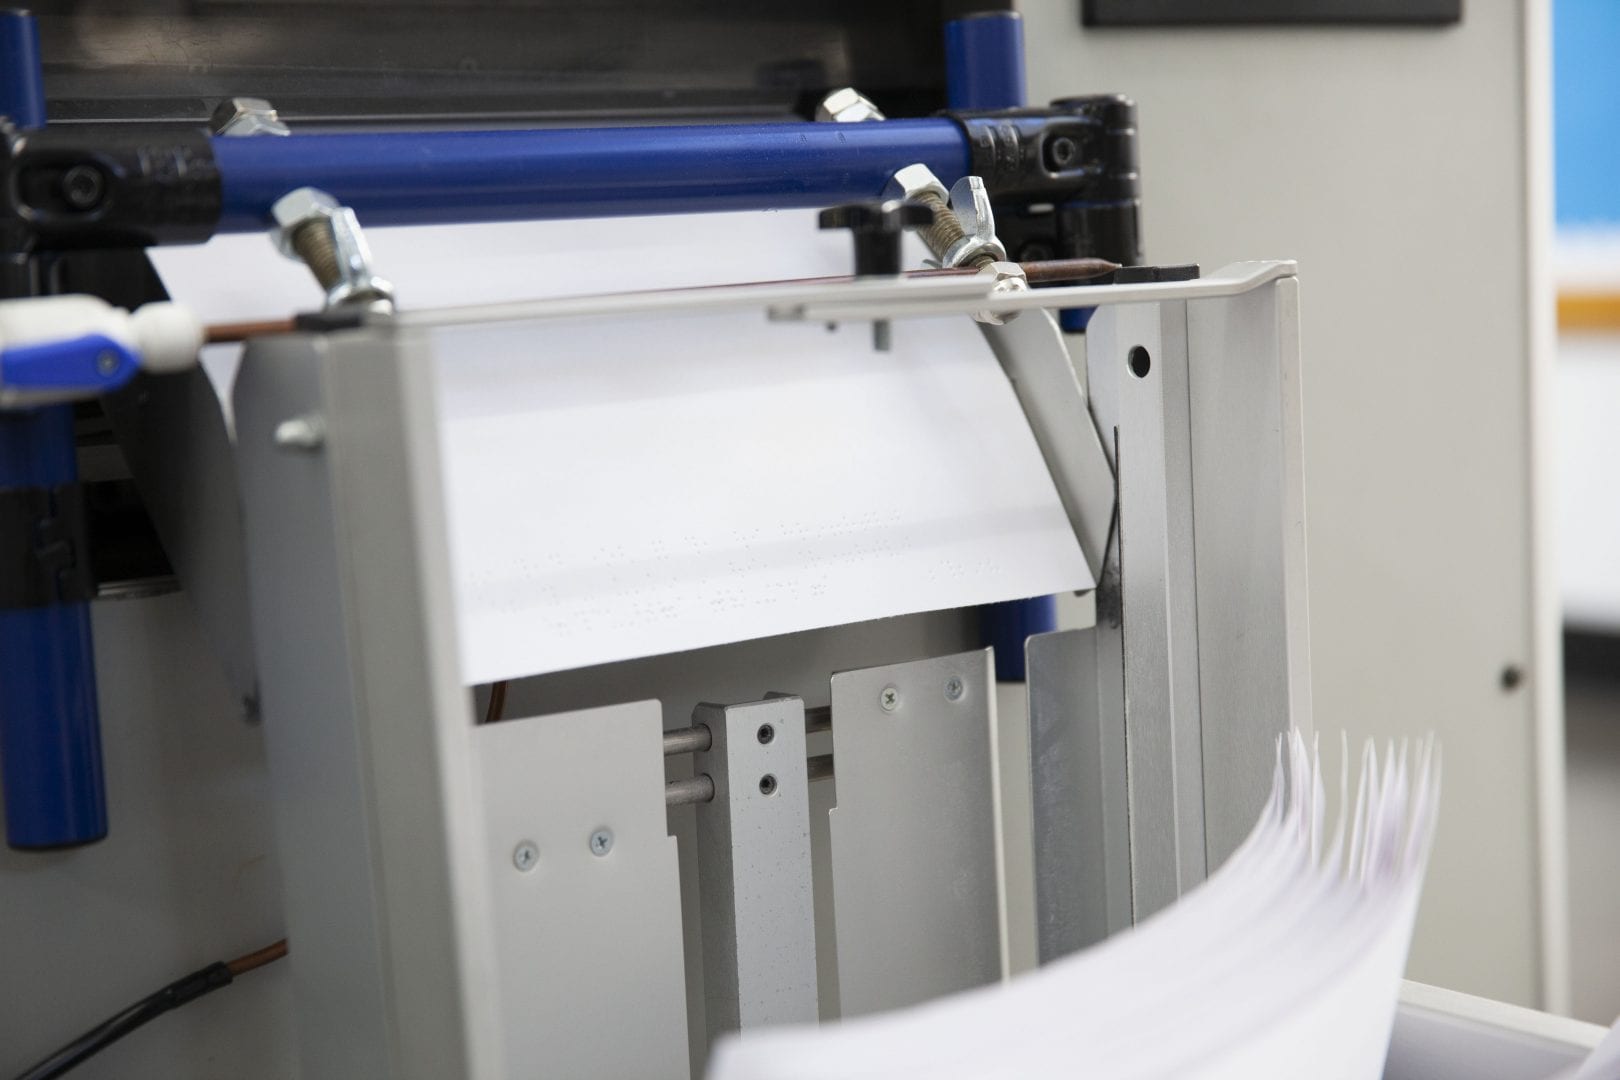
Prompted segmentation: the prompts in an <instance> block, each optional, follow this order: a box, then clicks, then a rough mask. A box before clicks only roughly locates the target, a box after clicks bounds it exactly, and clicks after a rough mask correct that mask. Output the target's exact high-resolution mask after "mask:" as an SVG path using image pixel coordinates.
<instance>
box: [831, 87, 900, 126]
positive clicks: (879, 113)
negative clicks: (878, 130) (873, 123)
mask: <svg viewBox="0 0 1620 1080" xmlns="http://www.w3.org/2000/svg"><path fill="white" fill-rule="evenodd" d="M882 119H884V116H883V110H881V109H879V108H878V107H877V106H876V105H874V104H872V99H871V98H869V97H867V96H866V95H865V94H863V93H861V92H860V91H859V90H857V89H855V88H854V87H853V86H845V87H842V88H840V89H838V90H834V91H833V92H832V93H830V94H828V95H827V96H826V97H824V98H822V99H821V102H820V104H818V105H817V106H816V121H817V122H818V123H823V124H827V123H833V124H860V123H865V122H866V121H868V120H882Z"/></svg>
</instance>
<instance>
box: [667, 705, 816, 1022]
mask: <svg viewBox="0 0 1620 1080" xmlns="http://www.w3.org/2000/svg"><path fill="white" fill-rule="evenodd" d="M692 721H693V723H694V724H701V725H703V726H705V727H707V728H708V729H709V731H710V732H711V735H712V740H713V741H712V743H711V745H710V747H709V749H708V750H704V751H699V752H698V753H697V754H695V755H694V756H693V769H694V771H695V772H698V773H703V774H707V775H708V776H709V778H710V779H711V780H712V781H713V783H714V798H713V799H711V800H709V801H708V802H706V803H701V804H699V806H698V809H697V842H698V888H699V893H700V896H701V897H702V900H701V907H702V922H703V972H704V977H703V987H704V1005H705V1017H706V1020H707V1028H708V1036H709V1041H710V1043H711V1044H712V1043H713V1041H714V1039H715V1038H716V1037H717V1036H718V1035H721V1034H723V1033H726V1032H731V1031H743V1032H747V1031H749V1030H751V1029H754V1028H759V1027H763V1026H765V1025H768V1024H795V1023H797V1024H805V1023H811V1024H813V1023H815V1022H816V1021H817V1020H818V1019H819V1018H820V1007H819V1003H818V997H817V987H816V926H815V905H814V896H813V890H812V884H811V864H810V791H809V788H810V781H809V777H808V776H807V775H806V769H805V760H806V758H805V728H804V702H803V701H802V700H801V699H799V698H797V697H787V696H784V697H772V698H768V699H766V700H764V701H756V702H750V703H746V704H740V705H699V706H698V707H697V709H696V710H695V711H694V713H693V715H692Z"/></svg>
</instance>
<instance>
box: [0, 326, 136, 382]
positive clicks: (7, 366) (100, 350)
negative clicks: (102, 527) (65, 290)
mask: <svg viewBox="0 0 1620 1080" xmlns="http://www.w3.org/2000/svg"><path fill="white" fill-rule="evenodd" d="M140 370H141V361H140V357H138V356H136V355H135V354H134V353H133V352H131V351H130V349H129V348H128V346H126V345H123V344H122V343H120V342H117V341H114V340H113V339H112V338H110V337H106V336H104V335H102V334H86V335H84V336H83V337H76V338H68V339H67V340H65V341H42V342H38V343H35V344H31V345H13V346H12V347H11V348H9V349H6V350H4V351H0V388H6V387H10V388H13V389H19V390H29V391H34V392H39V393H43V392H58V393H63V394H71V395H73V396H75V397H92V396H94V395H96V394H104V393H106V392H108V391H109V390H116V389H118V388H119V387H120V386H123V385H124V384H125V383H127V382H129V380H131V379H133V378H134V377H135V375H136V373H137V372H139V371H140Z"/></svg>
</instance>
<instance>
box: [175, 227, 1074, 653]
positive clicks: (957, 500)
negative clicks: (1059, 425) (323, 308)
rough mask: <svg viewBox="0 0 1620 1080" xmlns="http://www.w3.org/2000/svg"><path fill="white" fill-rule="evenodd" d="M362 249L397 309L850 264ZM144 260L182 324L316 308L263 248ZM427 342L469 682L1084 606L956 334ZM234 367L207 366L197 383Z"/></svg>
mask: <svg viewBox="0 0 1620 1080" xmlns="http://www.w3.org/2000/svg"><path fill="white" fill-rule="evenodd" d="M368 238H369V240H370V244H371V247H372V250H373V253H374V255H375V259H376V266H377V269H378V271H379V273H381V274H383V275H384V276H386V277H388V278H390V279H391V280H392V281H393V282H394V284H395V286H396V288H397V290H398V296H399V300H400V306H401V309H402V310H413V309H421V308H425V307H439V306H446V305H455V304H470V303H484V302H497V301H508V300H522V299H534V298H539V297H545V296H566V295H581V294H587V293H600V292H613V291H633V290H640V289H648V288H670V287H679V286H687V285H701V284H719V283H727V282H739V281H754V280H773V279H782V278H791V277H805V276H819V275H826V274H838V273H846V272H848V268H849V265H850V260H851V255H850V241H849V238H848V236H847V235H846V234H841V233H825V232H820V231H819V230H817V228H816V224H815V215H814V213H813V212H780V213H746V214H710V215H688V216H681V217H665V218H637V219H608V220H601V221H555V222H526V223H520V224H510V225H471V226H434V227H427V228H414V229H375V230H369V231H368ZM907 243H908V245H911V257H910V261H911V262H912V263H913V264H916V263H918V262H919V260H920V251H921V249H920V246H918V242H917V241H916V240H915V238H908V240H907ZM152 254H153V258H154V260H155V262H156V265H157V267H158V270H159V272H160V274H161V275H162V277H163V280H164V284H165V285H166V286H167V287H168V289H169V291H170V293H171V295H173V296H174V297H175V298H176V299H178V300H182V301H184V302H186V303H188V304H190V305H192V306H193V307H194V308H195V309H197V310H198V311H199V312H200V313H201V314H202V315H203V317H204V318H205V319H206V320H208V321H236V320H246V319H258V318H273V317H278V316H285V315H288V314H290V313H292V312H293V311H296V310H301V309H304V310H307V309H310V308H312V307H315V306H317V305H318V303H319V296H320V294H319V291H318V290H317V289H316V287H315V285H314V283H313V281H312V280H311V279H310V277H309V274H308V271H307V270H306V269H305V268H304V267H303V266H301V265H299V264H296V263H293V262H291V261H289V260H287V259H285V258H283V257H281V256H280V255H279V254H277V253H276V252H275V251H274V249H273V248H272V246H271V244H270V242H269V240H268V239H266V238H265V237H262V236H229V237H220V238H217V239H216V240H214V241H212V242H210V243H209V244H206V245H203V246H202V247H199V248H157V249H154V250H153V253H152ZM434 334H435V344H436V349H437V353H438V357H439V360H440V364H441V404H442V409H441V417H442V419H443V421H444V441H443V450H444V456H445V470H446V476H447V480H448V482H449V483H448V489H449V491H448V496H447V501H448V507H447V511H448V513H447V524H448V526H449V529H450V533H451V548H452V553H451V554H452V560H453V564H454V565H453V579H454V583H455V588H456V598H457V612H458V617H459V624H460V638H461V652H462V667H463V675H464V677H465V678H466V679H467V681H468V682H487V681H490V680H494V679H501V678H508V677H514V676H520V675H529V674H538V673H542V672H549V671H557V670H562V669H565V668H571V667H578V666H582V665H587V664H594V663H604V662H609V661H614V660H621V659H626V658H629V657H634V656H646V655H652V654H656V653H664V652H674V651H679V650H683V649H691V648H698V647H701V646H704V645H713V644H718V643H722V642H729V641H737V640H742V639H745V638H753V637H761V636H766V635H772V634H781V633H788V632H791V631H795V630H803V629H810V628H813V627H820V626H828V625H833V624H837V623H844V622H853V621H859V620H864V619H873V618H880V617H884V616H890V615H900V614H909V613H913V612H918V611H929V610H937V609H942V608H949V607H959V606H964V605H968V604H978V603H985V602H989V601H994V600H1007V599H1019V598H1022V597H1027V596H1037V595H1044V594H1047V593H1053V592H1064V591H1069V590H1076V589H1086V588H1090V587H1091V586H1092V580H1091V576H1090V574H1089V572H1088V571H1087V569H1086V567H1085V564H1084V561H1083V559H1082V557H1081V555H1080V552H1079V547H1078V544H1077V543H1076V542H1075V540H1074V537H1073V534H1072V532H1071V531H1070V529H1069V527H1068V523H1067V520H1066V518H1065V516H1064V514H1063V511H1062V508H1061V505H1060V503H1059V501H1058V498H1057V493H1056V491H1055V489H1054V488H1053V486H1052V483H1051V479H1050V476H1049V474H1048V473H1047V470H1046V468H1045V465H1044V463H1043V462H1042V460H1041V458H1040V454H1039V452H1038V450H1037V448H1036V446H1035V443H1034V440H1033V437H1032V436H1031V435H1030V433H1029V431H1028V426H1027V424H1026V422H1025V420H1024V418H1023V414H1022V412H1021V411H1020V410H1019V408H1018V406H1017V403H1016V400H1015V398H1014V397H1013V395H1012V392H1011V388H1010V387H1009V386H1008V385H1007V382H1006V379H1005V377H1004V376H1003V375H1002V374H1001V370H1000V367H999V365H997V363H996V362H995V360H994V358H993V357H992V356H991V354H990V352H989V350H988V348H987V347H986V346H985V344H984V343H983V340H982V339H981V337H980V335H979V334H978V332H977V330H976V328H975V327H974V326H973V325H972V323H971V322H969V321H968V320H967V319H966V318H965V317H963V318H957V319H952V320H948V321H939V320H933V321H918V320H906V321H904V322H901V323H898V324H896V325H895V327H894V337H895V349H894V351H893V352H892V353H889V354H883V353H877V352H874V351H873V350H872V349H871V347H870V344H869V342H870V337H869V328H868V326H866V325H865V324H861V325H858V326H857V325H849V326H845V327H841V328H840V329H839V330H837V331H836V332H828V331H827V330H826V329H825V328H823V327H821V326H805V325H797V324H791V323H768V322H766V320H765V319H764V317H763V316H762V315H761V314H759V313H748V314H730V315H706V316H670V317H661V318H657V319H653V318H650V317H648V318H636V319H611V318H598V319H592V320H553V321H547V322H545V323H533V324H527V325H525V324H512V323H508V324H500V325H491V326H486V327H463V328H446V329H442V330H438V331H434ZM235 359H236V357H235V353H234V350H232V349H230V348H229V347H227V348H226V349H224V350H223V351H221V350H216V351H215V353H214V354H213V355H211V356H210V357H209V361H210V365H211V373H213V374H214V375H215V378H216V381H218V382H220V383H222V384H226V383H228V382H229V380H230V379H231V378H232V376H233V373H234V364H235ZM223 396H225V397H226V398H227V399H228V396H229V395H228V392H227V393H225V394H224V395H223Z"/></svg>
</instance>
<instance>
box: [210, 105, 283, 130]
mask: <svg viewBox="0 0 1620 1080" xmlns="http://www.w3.org/2000/svg"><path fill="white" fill-rule="evenodd" d="M208 127H209V129H210V130H212V131H213V133H214V134H215V135H230V136H233V137H234V136H239V135H291V134H292V132H291V131H289V130H288V129H287V125H286V124H283V123H282V122H281V117H280V116H278V115H276V107H275V106H274V105H272V104H270V103H269V102H268V101H266V100H264V99H263V98H249V97H238V98H227V99H226V100H224V101H222V102H220V103H219V105H218V106H217V107H216V108H215V109H214V113H213V115H212V116H210V117H209V118H208Z"/></svg>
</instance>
